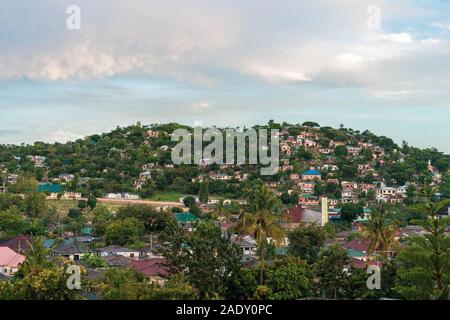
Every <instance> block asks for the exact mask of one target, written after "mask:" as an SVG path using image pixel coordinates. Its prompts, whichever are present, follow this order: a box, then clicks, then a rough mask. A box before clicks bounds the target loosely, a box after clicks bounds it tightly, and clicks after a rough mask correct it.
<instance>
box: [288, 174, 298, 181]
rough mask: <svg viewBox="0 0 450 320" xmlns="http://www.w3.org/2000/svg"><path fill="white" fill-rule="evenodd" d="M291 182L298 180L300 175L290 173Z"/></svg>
mask: <svg viewBox="0 0 450 320" xmlns="http://www.w3.org/2000/svg"><path fill="white" fill-rule="evenodd" d="M289 177H290V178H291V180H299V179H300V175H299V174H298V173H291V174H290V176H289Z"/></svg>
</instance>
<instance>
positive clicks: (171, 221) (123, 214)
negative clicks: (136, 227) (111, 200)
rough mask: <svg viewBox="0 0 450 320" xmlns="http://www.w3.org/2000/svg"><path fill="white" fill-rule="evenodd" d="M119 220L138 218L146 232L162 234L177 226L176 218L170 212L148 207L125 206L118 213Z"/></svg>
mask: <svg viewBox="0 0 450 320" xmlns="http://www.w3.org/2000/svg"><path fill="white" fill-rule="evenodd" d="M117 218H118V219H125V218H136V219H139V220H140V221H141V222H142V223H143V224H144V226H145V231H146V232H160V231H163V230H164V229H165V228H167V227H171V226H173V225H175V224H176V220H175V217H174V216H173V214H171V213H170V212H168V211H164V210H156V209H155V208H154V207H152V206H148V205H132V206H125V207H122V208H120V209H119V211H118V212H117Z"/></svg>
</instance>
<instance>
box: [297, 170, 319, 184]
mask: <svg viewBox="0 0 450 320" xmlns="http://www.w3.org/2000/svg"><path fill="white" fill-rule="evenodd" d="M302 179H303V180H305V181H311V180H320V179H321V174H320V172H319V171H317V170H315V169H310V170H308V171H306V172H303V173H302Z"/></svg>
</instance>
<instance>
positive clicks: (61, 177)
mask: <svg viewBox="0 0 450 320" xmlns="http://www.w3.org/2000/svg"><path fill="white" fill-rule="evenodd" d="M58 179H59V180H61V181H63V182H71V181H73V180H74V179H75V175H73V174H69V173H62V174H60V175H59V176H58Z"/></svg>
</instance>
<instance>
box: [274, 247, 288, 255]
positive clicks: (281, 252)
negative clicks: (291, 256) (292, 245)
mask: <svg viewBox="0 0 450 320" xmlns="http://www.w3.org/2000/svg"><path fill="white" fill-rule="evenodd" d="M275 254H277V255H285V254H288V247H279V248H275Z"/></svg>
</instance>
